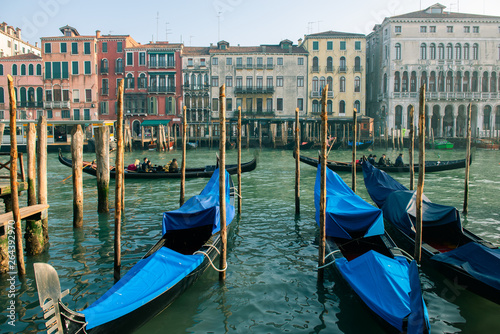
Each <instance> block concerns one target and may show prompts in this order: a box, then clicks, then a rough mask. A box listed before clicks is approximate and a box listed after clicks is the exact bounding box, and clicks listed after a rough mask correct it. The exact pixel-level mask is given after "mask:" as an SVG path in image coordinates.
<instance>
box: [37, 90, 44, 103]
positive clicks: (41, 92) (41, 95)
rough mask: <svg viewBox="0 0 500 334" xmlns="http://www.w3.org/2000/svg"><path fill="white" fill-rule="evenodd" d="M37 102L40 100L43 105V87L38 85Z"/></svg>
mask: <svg viewBox="0 0 500 334" xmlns="http://www.w3.org/2000/svg"><path fill="white" fill-rule="evenodd" d="M36 102H38V105H41V103H42V102H43V88H42V87H37V89H36Z"/></svg>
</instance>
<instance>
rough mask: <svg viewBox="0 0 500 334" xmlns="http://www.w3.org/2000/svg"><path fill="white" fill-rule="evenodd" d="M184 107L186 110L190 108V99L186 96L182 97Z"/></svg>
mask: <svg viewBox="0 0 500 334" xmlns="http://www.w3.org/2000/svg"><path fill="white" fill-rule="evenodd" d="M184 105H185V106H186V108H191V97H190V96H189V95H187V94H186V95H185V96H184Z"/></svg>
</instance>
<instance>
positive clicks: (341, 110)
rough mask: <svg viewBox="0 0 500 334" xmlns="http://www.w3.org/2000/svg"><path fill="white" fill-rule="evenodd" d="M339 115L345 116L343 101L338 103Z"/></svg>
mask: <svg viewBox="0 0 500 334" xmlns="http://www.w3.org/2000/svg"><path fill="white" fill-rule="evenodd" d="M339 114H345V101H344V100H342V101H340V102H339Z"/></svg>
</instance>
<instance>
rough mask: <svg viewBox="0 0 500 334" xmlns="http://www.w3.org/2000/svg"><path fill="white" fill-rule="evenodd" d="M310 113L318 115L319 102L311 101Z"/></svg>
mask: <svg viewBox="0 0 500 334" xmlns="http://www.w3.org/2000/svg"><path fill="white" fill-rule="evenodd" d="M312 113H319V101H318V100H313V101H312Z"/></svg>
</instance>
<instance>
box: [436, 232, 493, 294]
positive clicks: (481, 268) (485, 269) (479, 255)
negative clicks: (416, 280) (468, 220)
mask: <svg viewBox="0 0 500 334" xmlns="http://www.w3.org/2000/svg"><path fill="white" fill-rule="evenodd" d="M431 259H432V260H435V261H439V262H444V263H449V264H452V265H456V266H459V267H462V268H463V269H464V270H465V271H467V272H468V273H469V274H470V275H472V276H473V277H475V278H477V279H479V280H480V281H482V282H484V283H486V284H488V285H490V286H492V287H494V288H496V289H498V290H500V249H499V248H494V249H491V248H488V247H486V246H484V245H481V244H478V243H476V242H469V243H467V244H465V245H463V246H460V247H458V248H456V249H454V250H452V251H449V252H446V253H441V254H437V255H434V256H433V257H431Z"/></svg>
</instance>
